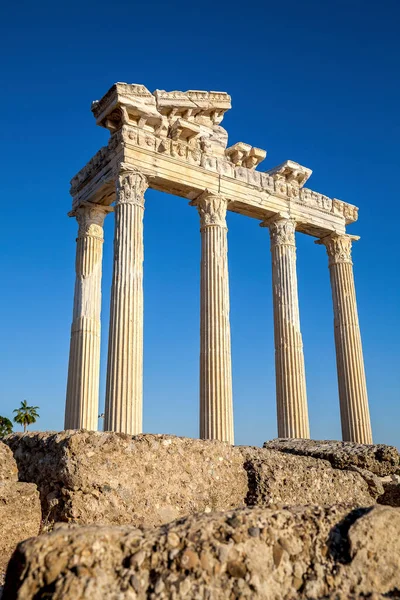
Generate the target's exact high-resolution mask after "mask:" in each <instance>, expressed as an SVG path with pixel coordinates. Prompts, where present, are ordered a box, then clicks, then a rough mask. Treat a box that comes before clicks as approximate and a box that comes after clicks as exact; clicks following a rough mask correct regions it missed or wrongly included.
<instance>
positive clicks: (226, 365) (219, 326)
mask: <svg viewBox="0 0 400 600" xmlns="http://www.w3.org/2000/svg"><path fill="white" fill-rule="evenodd" d="M191 204H192V205H194V206H197V209H198V212H199V215H200V231H201V276H200V437H201V438H202V439H211V440H221V441H224V442H229V443H230V444H233V403H232V366H231V335H230V324H229V278H228V245H227V231H228V230H227V226H226V210H227V206H228V200H227V199H226V198H224V197H222V196H220V195H218V194H212V193H209V192H208V191H205V192H204V193H203V194H202V195H201V196H200V197H199V198H197V199H196V200H194V201H193V202H192V203H191Z"/></svg>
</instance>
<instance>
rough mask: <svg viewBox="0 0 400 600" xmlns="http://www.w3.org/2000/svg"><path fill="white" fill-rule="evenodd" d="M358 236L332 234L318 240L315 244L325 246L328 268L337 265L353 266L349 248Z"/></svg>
mask: <svg viewBox="0 0 400 600" xmlns="http://www.w3.org/2000/svg"><path fill="white" fill-rule="evenodd" d="M359 239H360V238H359V236H358V235H348V234H347V233H343V234H339V233H332V234H331V235H328V236H326V237H324V238H322V239H320V240H317V241H316V242H315V243H316V244H321V245H323V246H325V248H326V252H327V254H328V257H329V266H330V267H331V266H332V265H336V264H339V263H349V264H353V262H352V260H351V246H352V243H353V241H357V240H359Z"/></svg>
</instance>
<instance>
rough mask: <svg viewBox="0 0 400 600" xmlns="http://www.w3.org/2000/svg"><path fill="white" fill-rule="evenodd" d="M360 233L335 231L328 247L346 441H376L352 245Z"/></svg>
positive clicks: (341, 408)
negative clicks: (374, 439)
mask: <svg viewBox="0 0 400 600" xmlns="http://www.w3.org/2000/svg"><path fill="white" fill-rule="evenodd" d="M358 239H359V237H358V236H353V235H347V234H331V235H329V236H327V237H324V238H322V239H321V240H318V241H317V242H316V243H317V244H323V245H324V246H325V247H326V250H327V253H328V257H329V271H330V278H331V287H332V299H333V314H334V328H335V346H336V363H337V374H338V384H339V398H340V415H341V421H342V437H343V440H344V441H350V442H359V443H361V444H372V430H371V420H370V416H369V408H368V395H367V383H366V379H365V369H364V359H363V352H362V345H361V335H360V326H359V323H358V312H357V301H356V291H355V287H354V276H353V263H352V260H351V245H352V242H353V241H354V240H358Z"/></svg>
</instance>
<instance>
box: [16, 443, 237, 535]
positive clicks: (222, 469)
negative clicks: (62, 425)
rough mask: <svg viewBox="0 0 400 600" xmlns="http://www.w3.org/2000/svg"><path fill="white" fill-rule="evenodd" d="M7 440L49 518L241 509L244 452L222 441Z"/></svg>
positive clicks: (103, 519)
mask: <svg viewBox="0 0 400 600" xmlns="http://www.w3.org/2000/svg"><path fill="white" fill-rule="evenodd" d="M7 443H8V444H9V445H10V447H11V448H12V450H13V452H14V456H15V458H16V460H17V463H18V468H19V471H20V477H21V479H23V480H24V481H31V482H35V483H36V484H37V486H38V488H39V490H40V494H41V499H42V507H43V514H44V518H45V519H48V520H50V521H67V522H74V523H80V524H89V523H108V524H121V523H133V524H135V525H141V524H145V525H159V524H162V523H166V522H168V521H172V520H173V519H176V518H178V517H180V516H183V515H187V514H191V513H194V512H204V511H206V512H207V511H214V510H229V509H231V508H234V507H237V506H241V505H243V504H244V499H245V497H246V494H247V476H246V472H245V470H244V469H243V459H242V456H241V453H240V452H238V451H237V450H236V449H235V448H233V447H232V446H230V445H228V444H224V443H222V442H217V441H202V440H194V439H189V438H178V437H174V436H168V435H138V436H133V437H132V436H129V435H125V434H118V433H107V432H93V431H91V432H89V431H65V432H61V433H30V434H27V435H18V434H15V435H12V436H9V437H8V439H7Z"/></svg>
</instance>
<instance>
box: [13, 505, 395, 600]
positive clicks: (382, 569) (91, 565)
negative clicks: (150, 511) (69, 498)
mask: <svg viewBox="0 0 400 600" xmlns="http://www.w3.org/2000/svg"><path fill="white" fill-rule="evenodd" d="M399 556H400V509H396V508H392V507H386V506H385V507H384V506H375V507H373V508H361V509H355V510H354V509H353V510H351V509H349V508H348V507H346V506H344V505H336V506H332V507H327V508H323V507H318V506H308V507H304V506H302V507H283V508H280V509H266V508H253V509H249V508H244V509H237V510H234V511H229V512H226V513H214V514H209V515H207V514H203V515H193V516H190V517H187V518H185V519H181V520H178V521H175V522H173V523H170V524H169V525H164V526H161V527H158V528H156V529H143V528H135V527H133V526H114V527H109V526H88V527H74V526H72V527H71V526H59V527H57V528H56V529H55V530H54V531H53V532H51V533H49V534H46V535H42V536H39V537H37V538H35V539H31V540H28V541H26V542H23V543H22V544H20V545H19V547H18V550H17V551H16V553H15V554H14V556H13V558H12V560H11V562H10V565H9V568H8V571H7V578H6V584H5V591H4V594H5V598H6V599H7V600H34V599H35V600H36V599H38V598H52V599H53V600H61V599H62V600H69V599H71V600H76V598H79V599H81V600H85V599H94V598H99V599H100V598H110V599H117V598H121V599H131V600H135V599H147V598H148V599H152V600H156V599H160V600H161V599H171V600H175V599H176V600H178V599H182V598H187V599H197V598H198V599H199V600H200V599H210V600H211V599H212V600H220V599H221V600H222V599H226V598H228V599H232V600H235V599H238V600H239V599H246V598H248V599H250V598H251V599H253V598H257V599H260V600H292V599H293V598H299V599H300V600H302V599H304V600H306V599H307V600H314V599H315V600H317V599H318V600H321V599H323V598H326V599H331V600H334V599H335V600H339V599H344V598H346V599H351V598H352V599H353V600H355V599H356V598H370V600H372V599H378V598H379V597H380V596H382V595H383V596H384V597H385V598H390V597H398V596H396V594H397V591H398V590H399V589H400V569H399Z"/></svg>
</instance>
